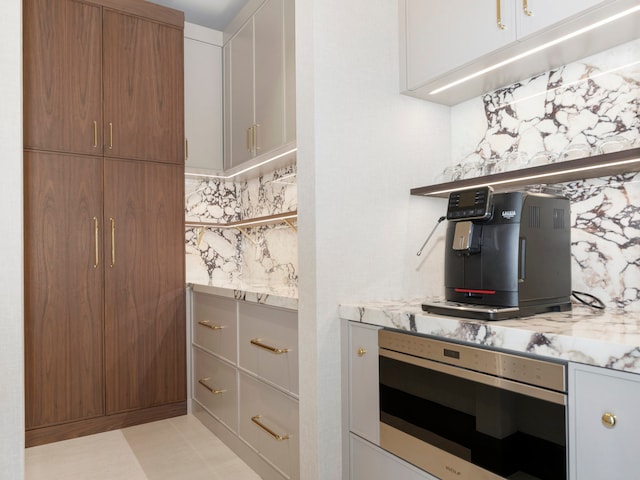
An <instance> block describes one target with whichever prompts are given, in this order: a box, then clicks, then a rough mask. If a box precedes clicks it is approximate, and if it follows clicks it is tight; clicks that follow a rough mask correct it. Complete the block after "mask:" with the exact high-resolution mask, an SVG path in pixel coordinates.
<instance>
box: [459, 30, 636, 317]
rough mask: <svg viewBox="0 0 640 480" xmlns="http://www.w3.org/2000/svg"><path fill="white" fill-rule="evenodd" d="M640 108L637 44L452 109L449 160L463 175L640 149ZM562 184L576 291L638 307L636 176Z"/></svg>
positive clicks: (625, 306)
mask: <svg viewBox="0 0 640 480" xmlns="http://www.w3.org/2000/svg"><path fill="white" fill-rule="evenodd" d="M639 105H640V40H636V41H633V42H630V43H627V44H624V45H621V46H619V47H616V48H614V49H611V50H609V51H606V52H603V53H601V54H598V55H594V56H592V57H589V58H586V59H584V60H582V61H579V62H575V63H572V64H569V65H565V66H563V67H561V68H558V69H555V70H552V71H549V72H546V73H544V74H542V75H538V76H536V77H533V78H530V79H527V80H524V81H521V82H518V83H516V84H514V85H510V86H507V87H504V88H501V89H499V90H496V91H494V92H490V93H488V94H486V95H484V96H482V97H481V98H477V99H473V100H470V101H469V102H465V103H464V104H461V105H458V106H456V107H454V108H453V109H452V132H454V133H453V138H452V145H453V152H452V153H453V157H452V158H453V159H454V162H455V163H459V164H460V165H462V170H463V171H464V170H465V167H464V165H468V164H473V165H474V168H490V167H492V166H495V162H499V161H500V160H503V159H505V158H507V157H509V158H512V159H514V158H519V159H524V161H525V162H526V160H527V159H532V158H534V157H535V156H536V155H537V154H538V153H540V152H543V153H544V154H546V155H548V156H551V157H552V158H553V157H556V160H557V161H562V159H563V155H571V154H572V153H571V152H572V151H574V150H575V149H577V150H583V152H586V153H582V152H581V153H580V156H584V155H585V154H586V155H589V154H596V153H600V152H601V149H602V148H603V147H604V148H605V149H606V148H615V149H630V148H638V147H639V146H640V117H639ZM612 137H615V138H614V139H613V140H614V141H615V143H613V147H611V145H612V144H608V145H607V144H606V143H605V142H606V141H608V140H610V139H612ZM525 166H526V164H525ZM467 170H469V168H467ZM560 187H561V188H562V190H563V192H564V194H565V195H567V196H568V197H569V198H570V199H571V209H572V211H571V217H572V232H571V242H572V283H573V289H574V290H579V291H584V292H588V293H591V294H593V295H596V296H597V297H599V298H600V299H602V301H603V302H604V303H605V304H606V305H607V307H609V308H616V309H624V310H626V311H640V173H633V174H626V175H618V176H614V177H608V178H596V179H588V180H580V181H576V182H571V183H567V184H563V185H561V186H560Z"/></svg>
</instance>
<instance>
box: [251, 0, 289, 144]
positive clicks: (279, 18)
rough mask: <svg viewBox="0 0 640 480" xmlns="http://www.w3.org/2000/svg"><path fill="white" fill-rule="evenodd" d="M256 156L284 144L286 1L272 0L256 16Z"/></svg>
mask: <svg viewBox="0 0 640 480" xmlns="http://www.w3.org/2000/svg"><path fill="white" fill-rule="evenodd" d="M254 22H255V23H254V28H255V92H256V94H255V95H256V97H255V102H256V108H255V113H256V117H255V125H256V127H255V128H256V131H255V148H256V152H255V153H256V155H260V154H261V153H262V152H263V151H264V152H268V151H271V150H273V149H274V148H276V147H278V146H279V145H282V144H283V143H284V135H285V133H284V127H285V118H284V85H285V70H284V2H283V0H270V1H269V2H267V3H266V4H265V5H264V6H263V7H262V8H261V9H260V10H258V12H257V13H256V15H255V17H254Z"/></svg>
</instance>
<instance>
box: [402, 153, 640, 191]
mask: <svg viewBox="0 0 640 480" xmlns="http://www.w3.org/2000/svg"><path fill="white" fill-rule="evenodd" d="M637 171H640V148H632V149H630V150H623V151H620V152H613V153H605V154H601V155H594V156H592V157H586V158H578V159H576V160H568V161H565V162H558V163H552V164H549V165H541V166H538V167H529V168H522V169H520V170H514V171H511V172H504V173H496V174H493V175H484V176H482V177H476V178H465V179H463V180H457V181H455V182H446V183H439V184H434V185H429V186H426V187H416V188H412V189H411V195H422V196H427V197H448V196H449V193H450V192H452V191H454V190H465V189H468V188H478V187H484V186H491V187H493V189H494V190H495V191H505V190H510V189H513V188H517V187H522V186H525V185H536V184H552V183H566V182H571V181H574V180H583V179H587V178H596V177H608V176H613V175H619V174H623V173H630V172H637Z"/></svg>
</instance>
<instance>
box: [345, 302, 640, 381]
mask: <svg viewBox="0 0 640 480" xmlns="http://www.w3.org/2000/svg"><path fill="white" fill-rule="evenodd" d="M423 301H424V299H418V300H416V299H412V300H400V301H385V302H366V303H363V304H343V305H340V317H341V318H342V319H345V320H351V321H356V322H363V323H368V324H371V325H378V326H382V327H390V328H396V329H400V330H407V331H409V332H414V333H421V334H427V335H433V336H436V337H440V338H445V339H452V340H456V341H462V342H467V343H471V344H475V345H483V346H487V347H492V348H500V349H505V350H510V351H514V352H520V353H529V354H533V355H539V356H543V357H550V358H560V359H564V360H569V361H573V362H580V363H585V364H589V365H595V366H600V367H606V368H611V369H615V370H622V371H627V372H633V373H638V374H640V312H628V313H621V312H615V311H608V310H604V311H601V310H595V309H591V308H589V307H584V306H581V305H575V304H574V306H573V310H572V311H569V312H558V313H555V312H554V313H545V314H538V315H534V316H530V317H522V318H518V319H510V320H499V321H485V320H473V319H467V318H457V317H448V316H443V315H435V314H432V313H427V312H423V311H422V307H421V303H422V302H423Z"/></svg>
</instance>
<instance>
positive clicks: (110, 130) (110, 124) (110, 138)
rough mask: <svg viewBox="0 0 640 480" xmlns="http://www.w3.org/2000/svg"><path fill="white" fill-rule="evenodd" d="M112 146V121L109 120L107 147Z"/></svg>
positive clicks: (110, 147)
mask: <svg viewBox="0 0 640 480" xmlns="http://www.w3.org/2000/svg"><path fill="white" fill-rule="evenodd" d="M112 148H113V123H111V122H109V149H112Z"/></svg>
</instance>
